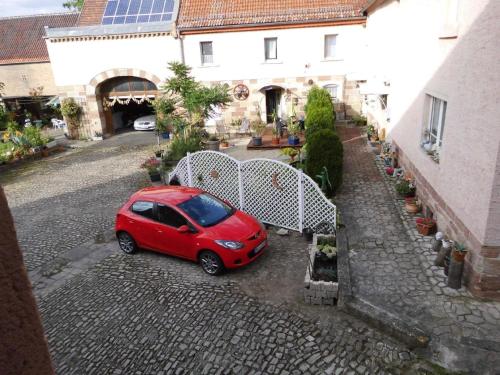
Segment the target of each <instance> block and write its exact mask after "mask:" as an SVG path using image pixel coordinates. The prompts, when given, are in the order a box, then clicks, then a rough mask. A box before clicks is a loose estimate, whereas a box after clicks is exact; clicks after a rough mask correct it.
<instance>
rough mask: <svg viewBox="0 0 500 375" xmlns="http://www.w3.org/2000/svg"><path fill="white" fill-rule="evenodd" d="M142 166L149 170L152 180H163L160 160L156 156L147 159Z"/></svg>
mask: <svg viewBox="0 0 500 375" xmlns="http://www.w3.org/2000/svg"><path fill="white" fill-rule="evenodd" d="M141 168H144V169H146V170H147V172H148V174H149V178H150V179H151V182H158V181H161V175H160V169H159V168H160V161H159V160H158V159H156V158H155V157H152V158H149V159H147V160H146V161H145V162H144V163H142V165H141Z"/></svg>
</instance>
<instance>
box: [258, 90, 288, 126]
mask: <svg viewBox="0 0 500 375" xmlns="http://www.w3.org/2000/svg"><path fill="white" fill-rule="evenodd" d="M260 91H261V92H262V93H263V94H264V95H265V97H266V121H267V123H268V124H269V123H272V122H273V117H274V115H275V114H276V116H278V117H282V110H283V108H282V107H283V106H282V99H283V92H284V89H283V87H280V86H274V85H270V86H264V87H263V88H261V89H260Z"/></svg>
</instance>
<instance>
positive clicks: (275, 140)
mask: <svg viewBox="0 0 500 375" xmlns="http://www.w3.org/2000/svg"><path fill="white" fill-rule="evenodd" d="M271 144H273V145H275V146H276V145H279V144H280V134H279V131H278V129H276V128H273V138H272V139H271Z"/></svg>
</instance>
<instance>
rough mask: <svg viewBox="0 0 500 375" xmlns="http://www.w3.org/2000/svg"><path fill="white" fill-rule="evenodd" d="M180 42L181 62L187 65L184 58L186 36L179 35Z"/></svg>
mask: <svg viewBox="0 0 500 375" xmlns="http://www.w3.org/2000/svg"><path fill="white" fill-rule="evenodd" d="M179 42H180V45H181V62H182V63H183V64H185V63H186V58H185V57H184V36H183V35H179Z"/></svg>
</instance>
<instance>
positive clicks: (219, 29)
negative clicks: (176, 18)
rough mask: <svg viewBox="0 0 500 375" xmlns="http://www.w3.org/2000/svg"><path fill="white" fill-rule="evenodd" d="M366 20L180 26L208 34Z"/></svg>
mask: <svg viewBox="0 0 500 375" xmlns="http://www.w3.org/2000/svg"><path fill="white" fill-rule="evenodd" d="M365 22H366V17H365V16H360V17H352V18H337V19H330V20H316V21H311V20H308V21H307V22H304V21H292V22H290V21H287V22H273V23H249V24H244V25H236V24H234V25H223V26H202V27H178V30H179V33H180V34H206V33H209V32H227V31H253V30H259V29H283V28H300V27H304V26H308V27H322V26H340V25H358V24H364V23H365Z"/></svg>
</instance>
